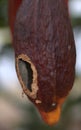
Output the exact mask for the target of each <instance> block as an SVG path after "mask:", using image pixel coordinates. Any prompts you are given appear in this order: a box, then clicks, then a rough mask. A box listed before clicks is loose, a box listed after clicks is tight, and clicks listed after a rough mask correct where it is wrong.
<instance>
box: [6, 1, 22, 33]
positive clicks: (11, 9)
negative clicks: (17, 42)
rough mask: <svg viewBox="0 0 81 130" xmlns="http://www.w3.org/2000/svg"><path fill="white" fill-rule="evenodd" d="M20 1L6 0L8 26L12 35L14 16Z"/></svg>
mask: <svg viewBox="0 0 81 130" xmlns="http://www.w3.org/2000/svg"><path fill="white" fill-rule="evenodd" d="M21 2H22V0H8V14H9V24H10V27H11V31H12V33H13V30H14V23H15V19H16V14H17V11H18V8H19V6H20V4H21Z"/></svg>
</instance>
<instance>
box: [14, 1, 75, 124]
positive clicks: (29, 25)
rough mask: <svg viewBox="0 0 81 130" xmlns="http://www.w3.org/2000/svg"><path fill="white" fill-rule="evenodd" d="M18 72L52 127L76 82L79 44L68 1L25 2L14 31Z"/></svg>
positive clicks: (24, 89)
mask: <svg viewBox="0 0 81 130" xmlns="http://www.w3.org/2000/svg"><path fill="white" fill-rule="evenodd" d="M13 43H14V49H15V56H16V70H17V75H18V78H19V81H20V83H21V85H22V88H23V91H24V93H25V94H26V95H27V96H28V97H29V99H30V100H31V101H32V102H33V103H34V104H35V105H36V106H37V108H38V110H39V112H40V113H41V115H42V118H43V119H44V120H45V122H47V123H48V124H49V125H52V124H54V123H56V122H57V121H58V120H59V117H60V111H61V105H62V104H63V102H64V101H65V99H66V96H67V95H68V93H69V91H70V90H71V88H72V86H73V82H74V78H75V59H76V53H75V43H74V37H73V32H72V27H71V23H70V18H69V14H68V7H67V4H66V1H65V0H23V2H22V5H21V7H20V9H19V11H18V14H17V18H16V22H15V30H14V41H13Z"/></svg>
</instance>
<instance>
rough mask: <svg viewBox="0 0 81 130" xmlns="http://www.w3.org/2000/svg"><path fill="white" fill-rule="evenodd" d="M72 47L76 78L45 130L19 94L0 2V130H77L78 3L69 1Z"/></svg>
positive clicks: (80, 105) (80, 123) (80, 124)
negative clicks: (58, 115) (57, 117)
mask: <svg viewBox="0 0 81 130" xmlns="http://www.w3.org/2000/svg"><path fill="white" fill-rule="evenodd" d="M68 6H69V13H70V17H71V21H72V26H73V31H74V38H75V43H76V51H77V60H76V78H75V83H74V86H73V89H72V90H71V92H70V94H69V96H68V97H67V100H66V102H65V103H64V105H63V107H62V114H61V118H60V121H59V122H58V124H57V125H55V126H53V127H49V126H47V125H46V124H44V122H43V121H42V120H41V117H40V115H39V114H38V111H37V110H36V108H35V107H34V106H33V104H32V103H31V102H30V101H29V100H28V99H27V97H26V96H25V95H23V93H22V89H21V87H20V84H19V81H18V79H17V76H16V72H15V60H14V50H13V47H12V38H11V32H10V28H9V25H8V0H0V130H81V0H69V3H68Z"/></svg>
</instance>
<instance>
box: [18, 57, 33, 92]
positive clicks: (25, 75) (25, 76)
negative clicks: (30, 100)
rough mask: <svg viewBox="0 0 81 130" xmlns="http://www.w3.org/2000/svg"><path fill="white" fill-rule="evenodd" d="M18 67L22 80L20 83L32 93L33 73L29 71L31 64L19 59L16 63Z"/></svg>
mask: <svg viewBox="0 0 81 130" xmlns="http://www.w3.org/2000/svg"><path fill="white" fill-rule="evenodd" d="M18 66H19V72H20V75H21V78H22V81H23V83H24V85H25V87H26V88H27V89H28V90H29V91H30V92H32V87H31V84H32V82H33V71H32V69H31V64H30V63H28V62H26V61H23V60H22V59H19V61H18Z"/></svg>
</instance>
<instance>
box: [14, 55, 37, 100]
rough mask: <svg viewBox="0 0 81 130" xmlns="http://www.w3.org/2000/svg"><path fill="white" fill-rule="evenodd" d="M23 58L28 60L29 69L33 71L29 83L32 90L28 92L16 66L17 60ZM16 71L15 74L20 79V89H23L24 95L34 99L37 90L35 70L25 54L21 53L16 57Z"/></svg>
mask: <svg viewBox="0 0 81 130" xmlns="http://www.w3.org/2000/svg"><path fill="white" fill-rule="evenodd" d="M20 59H21V60H23V61H25V62H28V63H29V64H30V65H31V69H32V71H33V83H32V84H31V89H32V92H30V91H29V90H28V89H27V87H26V86H25V84H24V83H23V81H22V77H21V75H20V72H19V67H18V60H20ZM16 71H17V75H18V78H19V81H20V84H21V85H22V89H23V91H24V93H25V94H26V95H28V96H29V97H31V98H32V99H36V97H37V91H38V86H37V71H36V68H35V66H34V64H33V63H32V62H31V60H30V58H29V57H28V56H27V55H24V54H21V55H19V56H18V57H17V58H16Z"/></svg>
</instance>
